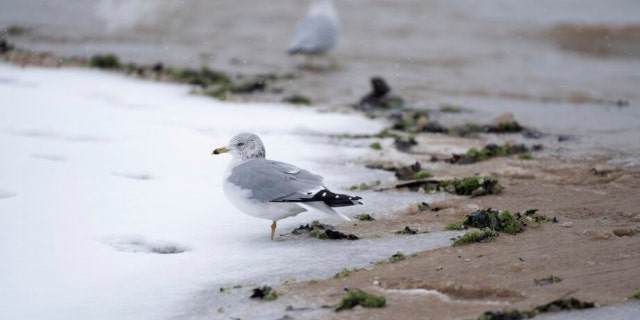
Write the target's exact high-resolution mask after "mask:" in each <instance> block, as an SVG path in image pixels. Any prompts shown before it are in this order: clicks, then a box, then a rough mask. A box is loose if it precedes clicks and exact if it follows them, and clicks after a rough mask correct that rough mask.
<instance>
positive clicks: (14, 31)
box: [4, 24, 31, 37]
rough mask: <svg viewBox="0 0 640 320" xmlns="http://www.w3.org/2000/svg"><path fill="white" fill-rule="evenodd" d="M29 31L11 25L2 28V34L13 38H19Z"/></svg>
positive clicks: (28, 29) (26, 28)
mask: <svg viewBox="0 0 640 320" xmlns="http://www.w3.org/2000/svg"><path fill="white" fill-rule="evenodd" d="M29 31H31V28H29V27H25V26H21V25H17V24H11V25H9V26H8V27H6V28H4V32H5V33H6V34H8V35H10V36H14V37H15V36H21V35H23V34H25V33H28V32H29Z"/></svg>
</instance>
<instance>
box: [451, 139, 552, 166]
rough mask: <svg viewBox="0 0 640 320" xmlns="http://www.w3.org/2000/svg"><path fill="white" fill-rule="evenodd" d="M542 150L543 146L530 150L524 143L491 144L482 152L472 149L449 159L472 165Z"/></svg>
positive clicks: (457, 162)
mask: <svg viewBox="0 0 640 320" xmlns="http://www.w3.org/2000/svg"><path fill="white" fill-rule="evenodd" d="M541 149H542V146H540V145H536V146H533V147H532V148H529V147H527V146H525V145H524V144H522V143H519V144H508V143H507V144H504V145H497V144H494V143H491V144H488V145H486V146H485V147H484V148H482V149H480V150H478V149H476V148H472V149H470V150H469V151H467V152H466V153H464V154H454V155H453V157H451V158H450V159H449V162H450V163H455V164H471V163H476V162H479V161H484V160H488V159H491V158H495V157H507V156H511V155H515V154H530V152H531V151H539V150H541Z"/></svg>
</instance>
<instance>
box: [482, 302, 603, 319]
mask: <svg viewBox="0 0 640 320" xmlns="http://www.w3.org/2000/svg"><path fill="white" fill-rule="evenodd" d="M594 307H595V303H593V302H585V301H581V300H578V299H576V298H571V297H570V298H561V299H557V300H554V301H551V302H549V303H546V304H543V305H540V306H537V307H535V308H533V310H526V311H520V310H510V311H487V312H485V313H484V314H483V315H481V316H480V317H478V320H521V319H531V318H533V317H535V316H537V315H538V314H540V313H545V312H557V311H569V310H582V309H590V308H594Z"/></svg>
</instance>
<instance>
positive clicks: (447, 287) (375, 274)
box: [0, 0, 640, 319]
mask: <svg viewBox="0 0 640 320" xmlns="http://www.w3.org/2000/svg"><path fill="white" fill-rule="evenodd" d="M616 4H617V5H616V6H614V5H610V4H607V6H606V7H603V5H600V4H599V3H598V2H597V1H590V2H589V3H588V5H587V4H581V5H580V6H579V7H580V8H578V7H575V8H572V7H571V6H570V2H568V3H564V4H555V2H554V1H545V2H544V5H539V3H536V4H532V5H531V7H526V6H525V7H520V6H515V5H512V4H509V3H505V2H503V1H487V2H483V3H482V4H480V3H475V2H472V3H470V2H466V1H432V2H424V1H418V0H416V1H406V2H403V3H402V4H398V3H394V2H388V1H381V0H380V1H367V2H363V1H338V5H337V6H338V10H339V12H340V16H341V20H342V31H343V32H342V37H341V39H340V44H339V46H338V48H337V49H336V50H335V52H333V53H332V55H331V57H332V58H333V59H334V60H335V61H336V62H337V67H335V68H333V67H332V68H328V67H325V66H324V65H322V64H323V63H326V62H323V61H320V64H321V66H320V68H304V67H300V66H299V64H300V63H301V62H300V61H296V60H295V59H291V58H290V57H287V56H286V55H285V54H284V51H285V49H286V46H287V44H288V39H289V37H290V35H291V33H292V31H291V30H292V28H293V26H294V25H295V23H296V20H297V19H298V17H299V16H300V15H301V14H302V13H303V12H304V11H305V10H306V4H305V3H304V2H302V1H278V2H275V3H269V4H268V5H267V4H266V3H265V2H263V1H243V2H242V3H241V4H240V3H238V2H237V1H231V0H228V1H227V0H223V1H215V2H210V1H192V2H191V3H190V6H189V7H185V6H182V5H177V4H169V3H168V2H166V3H164V5H163V6H154V5H149V4H145V3H144V2H132V3H129V4H127V3H126V2H117V1H98V2H95V3H93V2H92V3H85V2H83V1H78V2H77V3H75V5H68V6H66V7H65V6H63V7H56V8H54V7H50V8H45V7H42V6H43V5H42V4H39V3H38V2H37V1H33V2H29V1H22V2H17V1H7V2H5V3H3V4H2V6H4V8H3V9H7V10H0V12H4V14H0V23H2V24H4V25H8V24H15V25H22V26H25V27H26V28H27V31H26V32H25V33H23V34H20V35H13V36H10V37H9V40H10V41H11V42H12V43H15V44H16V45H17V46H19V47H21V48H27V49H32V50H34V51H36V52H52V53H53V54H54V55H57V56H65V57H70V56H78V55H80V56H90V55H92V54H99V53H100V54H102V53H107V52H112V53H115V54H117V55H118V56H119V57H120V58H121V59H122V60H123V61H127V62H128V61H130V62H136V63H143V64H152V63H155V62H157V61H161V62H163V63H165V64H167V65H177V66H189V67H194V68H198V67H199V66H203V65H206V66H209V67H211V68H214V69H220V70H224V71H227V72H230V73H232V74H243V75H251V74H258V73H277V74H283V73H294V74H295V75H296V77H295V78H293V79H291V80H286V81H280V82H278V83H277V84H276V87H277V88H278V89H281V90H273V91H271V90H268V91H266V92H264V93H258V94H253V95H250V96H242V97H236V98H237V99H248V100H259V101H280V99H281V98H282V96H283V95H284V94H294V93H296V94H302V95H305V96H308V97H310V98H311V100H312V101H313V102H314V104H315V105H317V106H330V107H334V108H338V109H349V108H348V105H349V104H351V103H354V102H356V101H358V100H359V99H360V97H361V96H363V95H364V94H365V93H366V92H368V91H369V84H368V82H369V78H370V77H372V76H376V75H377V76H382V77H384V78H385V79H387V81H388V82H389V84H390V85H391V87H392V88H393V92H394V94H397V95H400V96H402V97H403V98H405V99H406V100H407V101H408V102H409V105H410V106H411V107H413V108H417V109H430V110H438V109H439V108H440V107H441V106H443V105H457V106H461V107H463V108H465V109H468V110H469V112H468V113H463V114H461V115H449V114H437V113H436V114H435V117H436V119H437V120H439V121H441V122H442V123H445V124H453V123H457V122H462V123H464V122H465V121H467V120H466V119H468V118H471V119H475V120H476V121H477V122H485V123H486V122H487V121H489V120H490V119H492V118H493V117H495V116H496V115H498V114H500V113H502V112H505V111H509V112H512V113H514V114H515V116H516V119H517V120H518V121H520V122H522V123H523V124H525V125H527V126H530V127H533V128H535V129H538V130H542V131H544V132H547V133H552V134H573V135H576V136H577V137H578V138H577V139H576V140H573V141H568V142H564V144H562V143H558V142H557V141H551V140H543V141H542V143H543V144H544V145H545V151H544V152H543V153H541V154H538V155H536V156H535V158H534V159H533V160H529V161H524V160H517V159H515V158H499V159H493V160H489V161H486V162H480V163H477V164H473V165H468V166H459V165H446V164H434V165H432V166H431V165H430V168H429V169H430V170H431V171H432V172H433V173H434V174H435V175H436V176H455V177H462V176H468V175H472V174H476V173H486V174H489V175H492V176H494V177H497V178H498V179H499V180H500V183H501V184H503V185H504V187H505V188H504V191H503V192H502V193H501V194H498V195H491V196H483V197H477V198H473V199H468V198H462V197H461V198H456V199H454V200H451V201H448V202H446V203H431V204H430V207H431V208H439V210H437V211H424V212H419V213H415V211H414V210H411V209H408V210H407V212H400V213H397V214H395V215H393V218H384V219H379V220H377V221H374V222H358V223H357V224H356V225H349V224H344V225H341V226H339V229H340V230H341V231H343V232H350V233H355V234H359V235H364V236H367V235H369V236H375V234H378V233H385V234H387V233H393V232H394V231H396V230H399V229H401V228H403V227H404V226H411V227H417V228H420V229H421V230H422V229H426V230H429V231H439V230H442V228H443V227H444V225H446V224H447V223H449V222H453V221H458V220H460V219H462V218H463V217H464V216H465V214H468V213H469V212H471V211H473V210H474V209H475V208H489V207H491V208H499V209H508V210H510V211H512V212H514V211H521V210H528V209H538V210H539V211H540V213H542V214H544V215H547V216H555V217H557V219H558V220H559V223H557V224H542V225H541V226H539V227H537V228H529V229H528V230H527V231H525V232H524V233H521V234H518V235H515V236H511V235H500V236H499V237H498V239H497V240H496V241H494V242H490V243H478V244H472V245H468V246H462V247H455V248H453V247H452V248H444V249H438V250H433V251H426V252H422V253H419V254H417V255H415V256H411V257H407V259H406V260H404V261H401V262H398V263H394V264H379V265H372V266H371V268H369V269H367V270H361V271H358V272H354V273H352V274H351V275H350V276H349V277H346V278H341V279H325V280H322V279H319V280H318V281H314V282H304V283H294V284H289V285H284V284H283V285H280V286H277V287H276V288H275V289H276V290H277V291H278V292H280V293H281V296H280V298H279V299H278V300H277V301H275V302H264V303H265V304H269V303H271V305H268V306H269V307H277V308H282V310H283V311H282V313H283V315H285V314H287V315H289V316H292V317H294V318H336V319H349V318H353V319H357V318H371V319H388V318H427V319H450V318H469V317H475V316H478V315H480V314H482V313H483V312H484V311H488V310H502V309H511V308H519V309H528V308H531V307H533V306H536V305H540V304H543V303H546V302H549V301H551V300H553V299H556V298H559V297H562V296H565V295H570V296H574V297H576V298H579V299H583V300H586V301H595V302H597V303H598V304H599V305H609V304H617V303H621V302H623V301H625V299H626V297H628V296H630V295H631V294H632V293H633V292H634V291H635V290H637V289H639V288H640V277H639V276H640V271H638V270H639V269H638V267H637V266H638V265H640V235H639V232H640V209H639V208H640V198H638V196H637V195H638V194H639V191H640V190H639V189H640V163H639V162H638V159H639V157H640V128H638V126H637V123H638V122H637V121H639V119H640V118H639V115H638V107H637V104H638V103H639V102H640V91H638V90H637V88H638V87H639V86H640V75H639V74H638V72H637V70H640V53H639V51H638V47H637V44H638V42H637V39H638V38H637V37H638V36H637V32H638V31H637V30H638V25H639V24H640V21H638V19H637V18H634V14H632V13H633V12H638V10H640V8H638V4H637V3H635V2H632V1H622V0H621V1H618V2H617V3H616ZM590 5H591V7H590V9H584V8H587V7H589V6H590ZM567 6H568V9H574V10H572V11H571V14H567V15H566V16H563V15H562V14H559V13H558V12H567V10H564V11H563V9H567ZM536 8H537V9H536ZM539 8H547V9H548V12H547V11H545V12H542V11H541V10H542V9H539ZM9 9H12V10H14V11H13V13H14V14H13V15H8V14H7V13H6V12H9V11H10V10H9ZM18 9H19V10H18ZM42 10H52V11H53V13H52V14H51V15H38V14H36V15H34V14H33V12H41V11H42ZM123 10H125V11H123ZM56 12H58V14H56ZM115 12H127V14H115ZM496 12H500V14H497V13H496ZM69 17H76V19H69ZM576 26H578V27H576ZM619 101H624V102H625V106H618V102H619ZM494 138H495V137H492V136H486V135H483V136H480V138H478V139H469V140H465V141H466V142H462V141H461V140H454V141H449V140H446V141H448V142H447V143H449V142H450V143H451V144H453V145H454V146H458V147H460V148H463V147H466V146H467V145H468V143H470V144H471V145H474V144H475V145H482V144H484V143H485V142H487V141H489V140H491V139H494ZM417 139H418V141H420V144H421V145H422V146H420V145H419V146H418V147H417V148H416V150H414V152H412V153H398V152H397V151H395V150H393V149H392V148H383V150H382V151H380V152H379V153H376V152H372V154H371V157H370V158H368V159H358V161H361V162H362V163H367V162H370V161H372V160H375V161H380V160H388V161H392V162H396V163H403V164H408V163H412V162H415V161H416V160H419V161H421V162H422V163H429V159H430V158H431V156H432V155H433V154H434V153H439V152H442V150H440V151H438V150H435V151H434V150H431V149H428V148H425V147H424V146H429V145H445V144H443V142H442V141H443V139H447V138H446V137H443V136H440V135H431V134H422V135H419V136H418V137H417ZM505 139H506V140H510V139H515V138H514V137H513V136H509V137H507V138H505ZM469 141H471V142H469ZM534 142H536V141H534ZM443 148H444V149H446V146H445V147H443ZM425 150H430V151H425ZM594 167H599V168H614V169H615V170H613V171H611V172H609V173H607V174H604V175H596V174H594V173H593V172H592V171H591V169H593V168H594ZM413 205H414V204H407V206H408V207H411V208H413V207H412V206H413ZM620 230H626V231H624V232H623V231H620ZM614 231H615V233H614ZM627 231H628V232H627ZM616 234H621V236H618V235H616ZM398 236H404V235H398ZM549 275H554V276H559V277H561V278H562V279H563V281H562V282H559V283H554V284H551V285H547V286H536V285H534V283H533V281H534V279H536V278H541V277H546V276H549ZM345 287H348V288H362V289H366V290H370V291H371V292H373V293H377V294H383V295H385V297H387V301H388V304H387V307H385V308H383V309H366V308H360V307H357V308H356V309H355V310H354V311H345V312H341V313H334V312H333V311H331V310H328V309H326V308H321V306H323V305H331V304H334V303H335V302H337V301H338V300H339V298H340V296H341V295H342V292H343V288H345ZM411 289H426V290H437V291H438V292H440V293H441V294H444V295H446V296H442V295H438V294H431V293H427V292H426V291H420V290H418V291H411ZM288 305H292V306H294V307H295V308H306V309H305V310H303V311H285V307H286V306H288ZM266 306H267V305H265V307H266ZM216 316H218V315H216ZM222 316H223V317H224V316H226V315H224V314H223V315H222ZM229 316H231V315H229Z"/></svg>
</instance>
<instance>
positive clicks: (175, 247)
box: [104, 237, 189, 254]
mask: <svg viewBox="0 0 640 320" xmlns="http://www.w3.org/2000/svg"><path fill="white" fill-rule="evenodd" d="M104 243H106V244H108V245H110V246H112V247H113V248H115V249H116V250H118V251H123V252H136V253H157V254H176V253H183V252H185V251H189V248H187V247H186V246H183V245H181V244H177V243H174V242H169V241H164V240H147V239H145V238H143V237H120V238H109V239H107V240H105V241H104Z"/></svg>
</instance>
